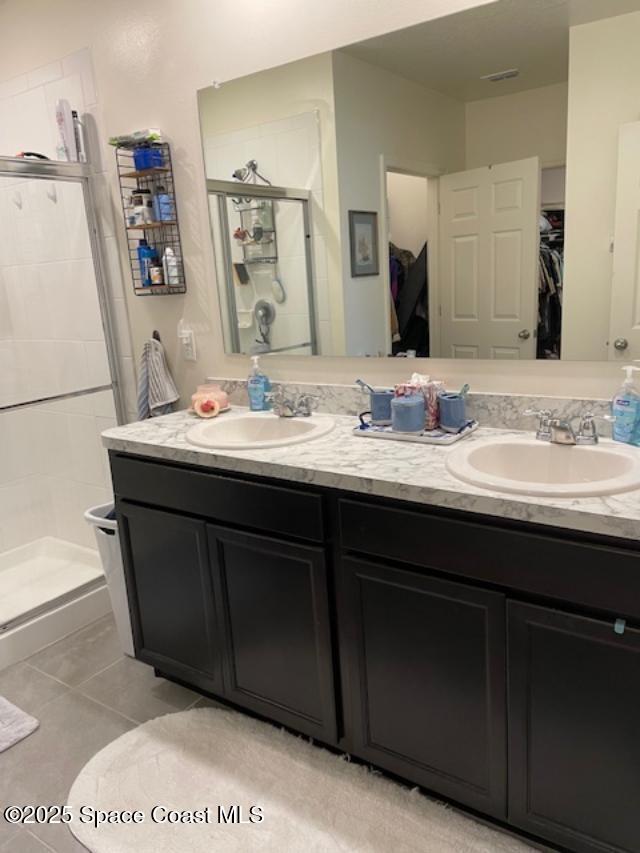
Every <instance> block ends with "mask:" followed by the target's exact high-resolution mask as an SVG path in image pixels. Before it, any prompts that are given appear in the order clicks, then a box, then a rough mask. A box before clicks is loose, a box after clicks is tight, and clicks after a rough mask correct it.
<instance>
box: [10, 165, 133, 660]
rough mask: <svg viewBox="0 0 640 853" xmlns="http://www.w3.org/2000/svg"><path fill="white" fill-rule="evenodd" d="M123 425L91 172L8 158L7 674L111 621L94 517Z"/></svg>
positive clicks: (106, 497) (107, 490)
mask: <svg viewBox="0 0 640 853" xmlns="http://www.w3.org/2000/svg"><path fill="white" fill-rule="evenodd" d="M122 412H123V409H122V403H121V400H120V383H119V382H118V381H117V360H116V357H115V348H114V342H113V335H112V332H111V322H110V317H109V306H108V300H107V297H106V292H105V284H104V279H103V263H102V261H101V253H100V243H99V240H98V230H97V227H96V222H95V216H94V207H93V203H92V193H91V185H90V173H89V169H88V167H87V166H86V165H84V164H80V163H58V162H53V161H31V160H24V159H18V158H3V157H0V669H2V668H3V666H6V665H7V664H9V663H11V662H13V661H14V660H18V659H20V658H22V657H24V656H25V655H26V654H29V653H31V652H32V651H35V650H36V649H37V648H39V647H41V646H43V645H47V644H48V643H49V642H53V641H54V640H55V639H57V638H58V637H60V636H63V635H64V634H66V633H70V631H73V630H75V629H76V628H78V627H80V626H81V625H83V624H86V623H87V622H89V621H91V620H92V619H95V618H97V617H98V616H100V615H102V614H103V613H106V612H108V609H109V603H108V596H107V593H106V588H105V584H104V575H103V572H102V568H101V566H100V562H99V559H98V555H97V552H96V550H95V542H94V540H93V532H92V530H91V529H90V527H89V526H88V525H87V524H86V523H85V521H84V519H83V514H84V511H85V510H86V509H87V508H88V507H91V506H96V505H98V504H105V503H108V502H109V501H110V500H111V499H112V493H111V484H110V479H109V472H108V465H107V459H106V454H105V452H104V450H103V449H102V446H101V441H100V433H101V432H102V430H104V429H106V428H108V427H110V426H113V425H115V424H116V423H117V422H121V421H122V420H123V418H122Z"/></svg>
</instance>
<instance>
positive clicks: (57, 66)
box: [0, 48, 135, 418]
mask: <svg viewBox="0 0 640 853" xmlns="http://www.w3.org/2000/svg"><path fill="white" fill-rule="evenodd" d="M59 98H66V99H67V100H68V101H69V103H70V104H71V107H72V109H76V110H77V111H78V114H79V115H80V116H81V117H82V119H83V121H84V122H85V135H86V137H87V140H88V147H89V153H90V157H91V166H92V170H93V173H94V174H93V178H92V183H93V189H94V195H95V198H96V206H97V210H96V213H97V215H98V222H99V226H100V230H101V232H102V238H103V241H102V245H103V254H104V261H105V267H106V270H105V274H106V279H107V291H108V297H109V300H110V302H111V306H112V309H113V310H112V314H113V316H114V318H115V335H116V338H117V350H118V352H117V356H118V359H119V367H120V372H121V376H122V381H123V386H124V391H125V395H126V399H125V408H126V410H127V415H128V417H130V418H133V417H134V416H135V370H134V364H133V357H132V356H133V353H132V348H131V335H130V331H129V322H128V317H127V311H126V305H125V297H124V290H123V280H122V272H121V269H120V259H119V253H118V247H117V244H116V238H115V230H114V217H113V211H112V208H111V198H110V193H109V178H108V175H109V173H108V171H107V168H106V163H105V162H104V157H105V134H104V133H103V132H102V130H101V125H102V121H101V115H100V104H99V95H98V92H97V90H96V86H95V81H94V74H93V68H92V64H91V53H90V51H89V49H88V48H85V49H84V50H80V51H77V52H75V53H72V54H70V55H68V56H65V57H62V58H61V59H60V60H59V61H57V62H52V63H50V64H48V65H46V66H43V67H40V68H35V69H33V70H31V71H30V72H28V73H26V74H21V75H20V76H18V77H12V78H11V79H8V80H3V81H0V155H5V156H14V155H16V154H17V153H19V152H21V151H36V152H39V153H41V154H44V155H46V156H48V157H51V158H53V159H55V157H56V145H57V142H58V130H57V126H56V122H55V104H56V101H57V100H58V99H59ZM7 203H8V205H9V211H10V212H13V211H12V208H11V205H12V201H11V197H9V199H8V201H7ZM1 216H2V214H0V217H1ZM0 222H2V224H3V227H4V221H3V220H2V219H1V218H0ZM37 236H40V235H37V232H36V233H34V238H33V239H34V242H35V240H36V238H37ZM43 236H44V237H45V239H46V235H43ZM3 242H4V241H3ZM1 298H2V297H1V296H0V299H1ZM1 306H2V303H1V302H0V313H1ZM1 322H2V321H1V317H0V323H1ZM0 346H1V344H0ZM5 372H6V371H5V370H4V369H2V370H0V381H2V377H3V376H4V374H5Z"/></svg>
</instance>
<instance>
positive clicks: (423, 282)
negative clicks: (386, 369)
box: [389, 243, 429, 357]
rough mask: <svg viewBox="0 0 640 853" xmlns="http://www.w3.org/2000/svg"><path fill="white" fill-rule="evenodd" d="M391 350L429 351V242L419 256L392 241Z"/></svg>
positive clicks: (424, 354)
mask: <svg viewBox="0 0 640 853" xmlns="http://www.w3.org/2000/svg"><path fill="white" fill-rule="evenodd" d="M389 286H390V290H391V292H390V299H391V335H392V341H393V349H392V352H393V354H394V355H395V354H396V353H398V352H404V351H406V350H415V351H416V355H417V356H422V357H425V356H428V355H429V315H428V282H427V244H426V243H425V244H424V246H423V247H422V250H421V252H420V254H419V255H418V257H417V258H416V257H415V256H414V254H413V253H412V252H410V251H409V250H408V249H400V248H398V247H397V246H396V245H394V244H393V243H389Z"/></svg>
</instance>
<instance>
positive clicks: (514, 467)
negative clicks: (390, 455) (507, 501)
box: [447, 438, 640, 497]
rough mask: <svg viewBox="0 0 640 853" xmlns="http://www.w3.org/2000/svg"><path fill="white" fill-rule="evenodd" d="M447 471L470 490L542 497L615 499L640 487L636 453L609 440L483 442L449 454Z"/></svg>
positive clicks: (638, 455)
mask: <svg viewBox="0 0 640 853" xmlns="http://www.w3.org/2000/svg"><path fill="white" fill-rule="evenodd" d="M447 469H448V470H449V472H450V473H451V474H453V475H454V476H456V477H458V479H460V480H463V481H464V482H466V483H471V484H472V485H474V486H482V487H483V488H485V489H492V490H493V491H497V492H511V493H516V494H523V495H538V496H542V497H589V496H594V495H614V494H617V493H618V492H627V491H630V490H631V489H637V488H640V450H638V449H636V448H631V447H627V446H626V445H621V444H616V443H615V442H609V441H603V442H601V443H600V444H597V445H593V446H578V447H573V446H564V445H558V444H550V443H546V442H542V441H536V440H535V439H532V438H491V439H485V440H481V441H479V442H473V443H469V444H464V443H463V444H461V445H460V446H459V447H456V449H455V450H452V451H451V452H450V453H449V455H448V457H447Z"/></svg>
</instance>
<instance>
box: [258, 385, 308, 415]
mask: <svg viewBox="0 0 640 853" xmlns="http://www.w3.org/2000/svg"><path fill="white" fill-rule="evenodd" d="M265 397H266V398H267V400H268V401H269V402H270V403H271V406H272V408H273V413H274V415H277V416H278V417H279V418H299V417H302V418H308V417H309V415H311V413H312V412H313V411H314V409H316V408H317V405H318V400H317V397H313V396H311V394H300V395H299V396H298V397H294V396H289V395H288V394H287V391H286V388H285V386H284V385H278V386H277V388H276V390H275V391H269V392H267V394H265Z"/></svg>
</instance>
